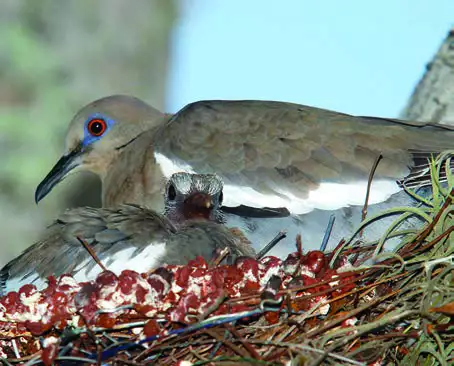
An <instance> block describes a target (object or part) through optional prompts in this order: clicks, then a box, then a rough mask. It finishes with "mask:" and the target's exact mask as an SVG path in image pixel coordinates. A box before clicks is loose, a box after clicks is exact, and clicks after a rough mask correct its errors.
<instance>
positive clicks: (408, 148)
mask: <svg viewBox="0 0 454 366" xmlns="http://www.w3.org/2000/svg"><path fill="white" fill-rule="evenodd" d="M453 138H454V129H453V127H450V126H446V125H440V124H436V123H422V122H410V121H403V120H397V119H385V118H374V117H355V116H350V115H347V114H343V113H338V112H333V111H329V110H325V109H319V108H314V107H309V106H304V105H298V104H292V103H285V102H274V101H215V100H214V101H199V102H195V103H192V104H189V105H187V106H186V107H184V108H183V109H181V110H180V111H178V112H177V113H176V114H170V115H169V114H163V113H161V112H159V111H157V110H156V109H154V108H152V107H150V106H148V105H147V104H146V103H144V102H142V101H140V100H138V99H136V98H134V97H130V96H121V95H117V96H110V97H106V98H102V99H99V100H97V101H95V102H93V103H90V104H89V105H87V106H85V107H84V108H82V109H81V110H80V111H79V112H78V113H77V114H76V116H75V117H74V118H73V120H72V121H71V124H70V126H69V130H68V133H67V137H66V151H65V154H64V155H63V157H62V158H61V159H60V160H59V161H58V163H57V164H56V165H55V166H54V168H53V169H52V170H51V172H50V173H49V174H48V175H47V176H46V178H45V179H44V180H43V181H42V182H41V183H40V185H39V186H38V188H37V190H36V196H35V197H36V201H39V200H41V199H42V198H43V197H44V196H45V195H46V194H48V193H49V192H50V190H51V189H52V188H53V187H54V186H55V185H56V184H57V183H58V182H59V181H61V180H62V179H64V178H65V177H66V176H67V174H68V173H69V172H72V171H75V170H76V168H77V169H84V170H89V171H91V172H94V173H96V174H98V175H99V176H100V177H101V180H102V185H103V205H104V206H105V207H111V206H115V205H118V204H120V203H125V202H131V203H138V204H143V205H146V206H147V207H149V208H152V209H155V210H160V209H162V207H163V200H162V196H161V194H160V187H161V185H162V181H163V180H164V178H165V177H166V176H169V175H170V174H172V173H174V172H176V171H180V170H185V171H189V172H198V173H216V174H218V175H219V176H220V177H221V178H222V179H223V180H224V183H225V187H224V193H225V205H227V206H237V205H241V204H244V205H248V206H253V207H263V206H266V207H286V208H288V209H289V210H290V211H291V212H292V213H293V214H305V215H301V216H298V217H297V218H296V220H298V221H302V222H303V228H304V232H302V235H303V238H304V237H309V238H310V239H309V241H312V240H314V241H316V242H317V244H316V245H318V243H319V242H320V240H321V238H322V237H323V234H324V233H323V229H322V228H324V227H325V226H326V223H327V221H328V220H327V218H328V217H329V215H330V214H331V213H332V212H334V213H335V214H336V216H338V217H339V218H340V219H341V220H342V218H345V222H346V223H350V222H352V224H350V225H348V226H349V227H351V226H352V225H357V224H358V223H359V221H360V220H359V218H360V215H359V214H357V213H358V212H359V211H360V210H361V208H360V207H361V206H362V205H363V203H364V200H365V196H366V188H367V180H368V177H369V173H370V171H371V167H372V166H373V164H374V162H375V160H376V159H377V157H378V156H379V155H382V157H383V158H382V160H381V161H380V163H379V165H378V168H377V170H376V171H375V175H374V181H373V184H372V187H371V192H370V197H369V204H370V207H371V210H373V209H374V208H373V205H374V204H378V203H383V202H385V203H384V205H385V206H384V207H389V206H392V205H394V204H395V203H394V201H395V200H396V199H397V201H399V202H405V203H408V202H411V200H410V199H409V198H408V197H406V196H405V197H404V195H403V194H402V192H401V183H402V181H404V182H405V184H406V185H407V186H419V185H426V184H428V183H429V181H430V180H429V179H428V176H429V175H428V159H427V158H429V157H430V156H432V155H433V154H437V153H439V152H441V151H444V150H447V149H450V148H451V147H452V145H453V141H454V140H453ZM398 182H399V183H398ZM399 192H400V193H399ZM396 193H397V194H398V195H397V196H393V195H395V194H396ZM396 197H397V198H396ZM318 210H321V211H318ZM336 210H338V211H336ZM352 211H353V214H352ZM351 216H353V217H357V218H358V220H357V222H353V220H355V221H356V218H355V219H352V218H351ZM320 219H323V220H320ZM270 220H271V219H270ZM270 220H265V221H267V222H271V221H270ZM272 220H273V221H272V222H273V223H274V224H273V225H275V224H276V223H277V222H278V221H279V220H281V219H278V220H277V221H275V220H276V219H272ZM282 220H284V219H282ZM254 225H255V224H254ZM254 225H252V226H254ZM264 225H265V226H266V228H270V227H271V226H270V225H268V223H267V224H264ZM289 225H290V226H291V225H293V224H292V223H290V224H289V222H288V220H287V221H283V227H282V229H288V226H289ZM336 226H337V228H339V229H340V230H341V231H340V232H339V233H340V235H339V236H345V235H346V234H347V235H348V230H349V229H345V227H344V225H343V224H342V223H341V224H338V223H336ZM293 228H295V229H296V230H297V231H301V230H300V229H301V224H296V226H293ZM250 232H255V233H259V235H260V237H259V238H260V239H261V240H262V241H263V240H265V239H264V238H265V236H263V237H262V235H263V234H262V231H261V230H259V229H257V230H255V231H254V228H253V227H252V229H251V230H250ZM334 235H336V234H335V233H334ZM312 237H313V238H314V239H312ZM267 238H268V239H269V236H267ZM319 239H320V240H319Z"/></svg>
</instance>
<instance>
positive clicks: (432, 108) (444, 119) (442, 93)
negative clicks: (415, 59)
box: [401, 28, 454, 125]
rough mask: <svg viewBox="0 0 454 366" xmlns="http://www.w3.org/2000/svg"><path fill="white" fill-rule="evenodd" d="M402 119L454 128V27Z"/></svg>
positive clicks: (414, 93)
mask: <svg viewBox="0 0 454 366" xmlns="http://www.w3.org/2000/svg"><path fill="white" fill-rule="evenodd" d="M401 118H403V119H408V120H417V121H432V122H441V123H446V124H450V125H454V28H453V29H451V31H450V32H449V33H448V36H447V37H446V39H445V40H444V41H443V43H442V44H441V47H440V48H439V50H438V52H437V53H436V54H435V56H434V58H433V60H432V61H431V62H430V63H429V64H428V65H427V68H426V72H425V74H424V75H423V77H422V78H421V80H420V81H419V83H418V85H417V86H416V88H415V90H414V91H413V94H412V95H411V97H410V99H409V101H408V103H407V106H406V107H405V108H404V110H403V111H402V113H401Z"/></svg>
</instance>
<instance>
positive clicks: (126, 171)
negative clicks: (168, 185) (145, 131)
mask: <svg viewBox="0 0 454 366" xmlns="http://www.w3.org/2000/svg"><path fill="white" fill-rule="evenodd" d="M147 155H148V154H147V153H145V154H142V156H141V159H135V160H133V161H134V163H130V162H129V159H123V160H125V161H121V159H120V161H118V162H116V164H115V166H114V167H113V168H112V169H110V171H109V172H108V174H106V175H105V176H104V177H103V178H102V204H103V207H117V206H118V205H120V204H123V203H132V204H136V205H139V206H142V207H146V208H148V209H151V210H154V211H156V212H159V213H160V212H163V211H164V197H163V193H162V187H163V186H164V184H165V176H164V174H163V172H162V170H161V168H160V166H159V165H158V164H156V162H155V160H154V158H153V157H149V156H147ZM138 157H139V156H137V158H138Z"/></svg>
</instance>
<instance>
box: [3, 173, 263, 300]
mask: <svg viewBox="0 0 454 366" xmlns="http://www.w3.org/2000/svg"><path fill="white" fill-rule="evenodd" d="M182 176H185V177H184V179H182ZM186 176H187V177H186ZM171 182H172V183H169V187H170V186H171V187H173V190H172V191H171V192H170V194H169V191H167V193H166V213H167V215H168V217H169V218H167V217H166V216H164V215H161V214H158V213H156V212H154V211H151V210H149V209H146V208H143V207H140V206H136V205H120V206H119V207H117V208H90V207H80V208H75V209H69V210H67V211H66V212H65V213H64V214H62V215H61V216H60V217H59V218H58V219H57V220H56V221H55V222H54V223H53V224H52V225H51V226H49V227H48V229H47V230H46V231H45V233H44V235H43V237H42V239H41V240H40V241H38V242H37V243H36V244H34V245H32V246H31V247H29V248H28V249H26V250H25V251H24V252H23V253H22V254H21V255H20V256H19V257H17V258H15V259H13V260H12V261H11V262H9V263H8V264H7V265H5V266H4V267H3V269H2V270H1V271H0V293H2V291H3V292H7V291H11V290H17V289H18V288H19V287H20V286H21V285H23V284H26V283H30V284H35V285H37V286H38V287H41V286H42V285H43V284H44V280H45V279H46V278H47V277H48V276H50V275H55V276H59V275H62V274H65V273H68V274H72V275H73V276H74V277H75V278H76V279H77V280H78V281H85V280H87V279H94V278H95V276H96V275H97V274H98V273H100V271H101V267H100V266H98V265H97V264H96V262H95V261H94V259H93V258H92V257H91V256H90V255H89V254H88V252H87V250H86V249H85V248H84V246H83V245H82V244H81V242H80V241H79V239H78V238H80V239H83V240H85V241H86V242H87V243H88V244H89V245H90V246H91V248H92V249H93V250H94V252H95V253H96V255H97V256H98V258H99V259H100V261H101V262H102V263H103V264H104V265H105V266H106V267H107V268H108V269H109V270H111V271H113V272H115V273H117V274H119V272H121V271H122V270H123V269H133V270H135V271H138V272H145V271H148V270H150V269H152V268H156V267H158V266H159V265H161V264H165V263H166V264H185V263H187V262H188V261H189V260H191V259H194V258H195V257H196V256H202V257H204V258H205V259H206V260H207V261H209V260H210V259H212V258H213V256H215V255H216V253H217V252H219V250H221V249H223V248H224V247H228V248H229V252H230V254H229V256H230V258H234V257H236V256H239V255H246V256H253V255H254V254H255V252H254V250H253V249H252V247H251V246H250V245H249V243H248V242H246V241H245V240H244V238H242V237H239V236H236V235H234V234H233V233H232V232H231V231H229V230H228V229H227V228H225V227H224V226H223V225H220V224H217V223H215V222H212V221H216V220H214V217H215V216H216V211H217V210H218V208H219V197H220V195H221V194H222V181H220V180H219V179H218V178H217V177H216V176H213V175H197V176H195V177H191V175H190V174H185V173H183V174H180V175H179V177H178V179H172V177H171ZM187 182H189V185H185V184H186V183H187ZM192 182H194V184H192ZM195 183H197V184H195ZM180 210H181V213H180V212H179V211H180ZM177 216H178V217H181V218H183V217H184V219H181V220H178V221H175V224H174V223H172V221H171V220H172V219H173V218H174V217H175V218H176V217H177ZM169 219H170V220H169Z"/></svg>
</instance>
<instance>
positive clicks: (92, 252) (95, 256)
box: [76, 236, 107, 271]
mask: <svg viewBox="0 0 454 366" xmlns="http://www.w3.org/2000/svg"><path fill="white" fill-rule="evenodd" d="M76 238H77V240H79V242H80V243H81V244H82V245H83V246H84V248H85V249H86V250H87V252H88V254H90V255H91V257H92V258H93V259H94V260H95V262H96V263H97V264H98V265H99V266H100V267H101V269H102V270H103V271H107V268H106V267H105V266H104V264H102V262H101V261H100V260H99V258H98V256H97V255H96V253H95V251H94V250H93V248H92V247H90V244H88V243H87V242H86V241H85V240H84V239H82V238H81V237H79V236H76Z"/></svg>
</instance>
